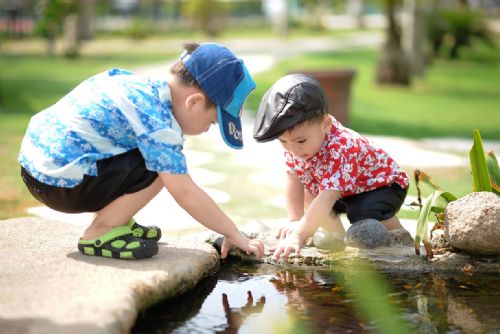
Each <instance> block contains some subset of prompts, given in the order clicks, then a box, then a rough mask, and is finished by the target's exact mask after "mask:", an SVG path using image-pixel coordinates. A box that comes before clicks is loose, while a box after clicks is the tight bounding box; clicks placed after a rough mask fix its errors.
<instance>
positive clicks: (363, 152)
mask: <svg viewBox="0 0 500 334" xmlns="http://www.w3.org/2000/svg"><path fill="white" fill-rule="evenodd" d="M331 120H332V128H331V131H330V133H328V134H326V136H325V140H324V142H323V146H322V147H321V150H320V151H319V152H318V153H316V155H314V156H313V157H312V158H310V159H308V160H302V159H299V158H297V157H295V156H294V155H293V154H291V153H289V152H285V161H286V164H287V166H288V167H289V169H290V172H292V173H295V174H296V175H297V176H298V177H299V179H300V181H301V182H302V184H303V185H304V187H305V188H306V189H308V190H309V191H310V192H311V194H312V195H313V196H317V195H318V194H319V192H320V191H322V190H325V189H331V190H336V191H340V192H341V196H342V197H346V196H350V195H354V194H359V193H363V192H367V191H370V190H374V189H377V188H380V187H383V186H388V185H391V184H392V183H394V182H396V183H397V184H399V185H400V186H401V187H402V188H406V187H407V186H408V184H409V179H408V175H407V174H406V173H405V172H404V171H403V170H402V169H401V168H400V167H399V166H398V164H397V163H396V162H395V161H394V160H393V159H392V158H391V157H390V156H389V154H387V153H386V152H385V151H384V150H382V149H380V148H378V147H376V146H374V145H373V144H372V143H370V142H369V141H368V139H366V138H365V137H363V136H361V135H360V134H358V133H357V132H356V131H353V130H351V129H348V128H345V127H343V126H342V125H341V124H340V123H339V122H338V121H337V120H336V119H335V118H333V117H331Z"/></svg>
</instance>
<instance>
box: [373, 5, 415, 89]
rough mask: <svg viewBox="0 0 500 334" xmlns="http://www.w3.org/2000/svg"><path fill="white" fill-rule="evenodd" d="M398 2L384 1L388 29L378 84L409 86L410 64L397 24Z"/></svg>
mask: <svg viewBox="0 0 500 334" xmlns="http://www.w3.org/2000/svg"><path fill="white" fill-rule="evenodd" d="M398 3H399V1H398V0H384V6H385V10H386V18H387V29H386V41H385V43H384V46H383V48H382V50H381V55H380V58H379V61H378V64H377V83H379V84H398V85H405V86H407V85H409V84H410V80H411V70H410V63H409V61H408V59H407V57H406V55H405V53H404V51H403V48H402V47H401V33H400V30H399V27H398V24H397V22H396V6H397V4H398Z"/></svg>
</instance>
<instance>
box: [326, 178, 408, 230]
mask: <svg viewBox="0 0 500 334" xmlns="http://www.w3.org/2000/svg"><path fill="white" fill-rule="evenodd" d="M407 193H408V188H405V189H403V188H401V186H400V185H399V184H397V183H393V184H392V185H390V186H386V187H381V188H377V189H375V190H371V191H367V192H364V193H361V194H356V195H352V196H347V197H343V198H341V199H339V200H338V201H337V202H336V203H335V204H334V206H333V210H334V211H335V213H337V214H339V213H346V214H347V219H349V222H350V223H351V224H352V223H355V222H357V221H360V220H363V219H369V218H372V219H376V220H379V221H381V220H387V219H389V218H392V217H393V216H394V215H395V214H396V213H397V212H398V211H399V209H400V208H401V206H402V205H403V203H404V200H405V198H406V194H407Z"/></svg>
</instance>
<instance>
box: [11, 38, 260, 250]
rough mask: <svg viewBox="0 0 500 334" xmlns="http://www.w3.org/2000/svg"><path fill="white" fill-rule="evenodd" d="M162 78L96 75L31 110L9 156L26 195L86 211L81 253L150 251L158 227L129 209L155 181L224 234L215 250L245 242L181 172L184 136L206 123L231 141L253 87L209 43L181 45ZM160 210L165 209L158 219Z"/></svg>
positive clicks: (248, 246) (249, 244) (253, 244)
mask: <svg viewBox="0 0 500 334" xmlns="http://www.w3.org/2000/svg"><path fill="white" fill-rule="evenodd" d="M184 47H185V49H186V51H185V52H184V53H183V54H182V55H181V57H180V59H179V60H178V61H177V62H176V63H175V64H174V65H173V66H172V68H171V70H170V73H169V75H168V77H167V78H166V80H153V79H151V78H148V77H144V76H141V75H137V74H134V73H132V72H129V71H125V70H121V69H112V70H109V71H106V72H103V73H100V74H97V75H95V76H93V77H91V78H89V79H87V80H85V81H84V82H82V83H81V84H80V85H78V86H77V87H76V88H75V89H73V90H72V91H71V92H69V93H68V94H67V95H66V96H64V97H63V98H62V99H61V100H59V101H58V102H57V103H56V104H54V105H53V106H51V107H49V108H47V109H45V110H44V111H42V112H40V113H38V114H36V115H35V116H33V117H32V119H31V121H30V124H29V126H28V129H27V132H26V135H25V137H24V140H23V143H22V146H21V152H20V154H19V161H20V163H21V166H22V167H21V174H22V177H23V180H24V182H25V183H26V185H27V187H28V189H29V191H30V192H31V194H32V195H33V196H34V197H35V198H36V199H38V200H40V201H41V202H42V203H44V204H46V205H47V206H49V207H51V208H53V209H55V210H58V211H62V212H68V213H77V212H95V218H94V220H93V221H92V223H91V225H90V226H89V227H88V228H87V229H86V230H85V232H84V233H83V236H82V238H81V239H80V241H79V243H78V249H79V250H80V252H82V253H83V254H86V255H97V256H106V257H113V258H125V259H141V258H147V257H151V256H153V255H155V254H156V253H157V252H158V245H157V241H158V240H159V239H160V237H161V230H160V229H159V228H158V227H155V226H142V225H139V224H137V223H136V222H135V221H134V220H133V218H132V217H133V216H134V215H135V214H136V213H137V212H138V211H139V210H140V209H141V208H142V207H144V206H145V205H146V204H147V203H148V202H149V201H150V200H151V199H152V198H153V197H154V196H156V195H157V194H158V193H159V192H160V190H161V189H162V188H163V187H166V188H167V190H168V191H169V192H170V194H171V195H172V196H173V197H174V199H175V200H176V202H177V203H178V204H179V205H180V206H181V207H182V208H184V209H185V210H186V211H187V212H188V213H189V214H190V215H191V216H193V217H194V218H195V219H196V220H198V221H199V222H200V223H201V224H203V225H204V226H206V227H207V228H210V229H212V230H214V231H216V232H219V233H221V234H223V235H224V236H225V238H224V242H223V245H222V249H221V256H222V258H224V257H226V255H227V252H228V250H229V248H230V247H232V246H236V247H238V248H240V249H242V250H243V251H246V252H247V253H248V254H250V253H253V254H254V255H255V256H256V257H261V256H262V254H263V245H262V242H261V241H257V240H249V239H247V238H246V237H244V236H243V235H242V234H241V233H240V232H239V231H238V229H237V228H236V226H235V224H234V223H233V222H232V221H231V219H230V218H229V217H227V216H226V215H225V214H224V213H223V212H222V211H221V209H220V208H219V207H218V206H217V205H216V204H215V202H214V201H213V200H212V199H211V198H210V197H209V196H208V195H207V194H206V193H205V192H204V191H203V190H202V189H201V188H199V187H198V186H197V185H196V184H195V183H194V182H193V180H192V179H191V177H190V176H189V174H188V171H187V166H186V159H185V157H184V155H183V153H182V149H183V145H184V135H198V134H201V133H203V132H205V131H207V130H208V129H209V127H210V126H211V125H212V124H214V123H219V128H220V131H221V134H222V137H223V138H224V140H225V142H226V143H227V144H228V145H229V146H230V147H233V148H241V147H242V145H243V143H242V138H241V120H240V113H241V110H242V107H243V104H244V102H245V100H246V98H247V96H248V95H249V94H250V92H251V91H252V90H253V89H254V88H255V83H254V81H253V79H252V77H251V76H250V74H249V73H248V70H247V68H246V67H245V65H244V64H243V62H242V61H241V60H240V59H238V58H237V57H236V56H235V55H234V54H233V53H232V52H231V51H230V50H229V49H227V48H225V47H224V46H222V45H219V44H214V43H206V44H201V45H199V44H197V43H189V44H186V45H184ZM164 219H169V218H168V213H166V217H165V218H164Z"/></svg>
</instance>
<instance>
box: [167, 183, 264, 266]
mask: <svg viewBox="0 0 500 334" xmlns="http://www.w3.org/2000/svg"><path fill="white" fill-rule="evenodd" d="M158 175H159V176H160V179H161V180H162V182H163V184H164V185H165V187H166V188H167V190H168V192H169V193H170V194H171V195H172V197H173V198H174V199H175V201H176V202H177V203H178V204H179V205H180V206H181V207H182V208H183V209H184V210H186V211H187V212H188V213H189V214H190V215H191V216H192V217H193V218H194V219H196V220H197V221H198V222H200V223H201V224H202V225H203V226H205V227H207V228H209V229H211V230H213V231H215V232H218V233H220V234H222V235H224V237H225V238H224V242H223V244H222V248H221V257H222V258H225V257H226V255H227V252H228V251H229V248H230V245H231V244H232V245H234V246H236V247H238V248H240V249H241V250H243V251H245V252H247V254H250V253H253V254H255V256H256V257H257V258H260V257H262V255H263V254H264V246H263V244H262V241H260V240H249V239H247V238H246V237H245V236H243V235H242V234H241V233H240V231H239V230H238V229H237V228H236V225H235V224H234V223H233V221H232V220H231V219H229V217H228V216H227V215H226V214H225V213H224V212H223V211H222V210H221V209H220V208H219V206H218V205H217V204H216V203H215V202H214V201H213V200H212V198H210V196H208V194H207V193H206V192H205V191H204V190H203V189H201V188H200V187H199V186H198V185H196V183H194V181H193V179H192V178H191V177H190V176H189V175H188V174H168V173H158ZM228 242H229V245H228V244H227V243H228Z"/></svg>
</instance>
